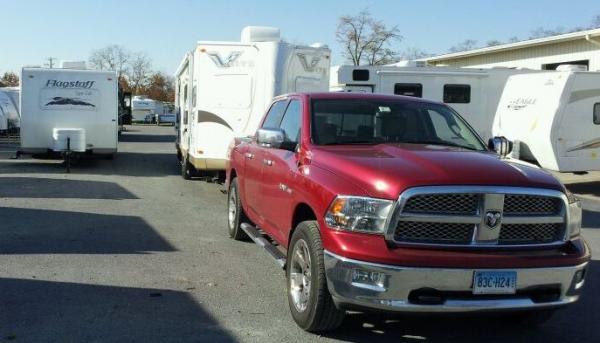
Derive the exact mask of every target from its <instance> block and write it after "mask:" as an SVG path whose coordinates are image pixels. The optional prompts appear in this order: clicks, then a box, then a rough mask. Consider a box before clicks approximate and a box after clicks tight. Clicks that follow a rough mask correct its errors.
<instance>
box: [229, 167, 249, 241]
mask: <svg viewBox="0 0 600 343" xmlns="http://www.w3.org/2000/svg"><path fill="white" fill-rule="evenodd" d="M248 221H249V220H248V217H246V214H245V213H244V209H243V208H242V200H241V199H240V192H239V191H238V182H237V178H233V180H231V184H230V185H229V192H227V226H228V228H229V237H231V238H233V239H235V240H236V241H245V240H248V235H246V233H245V232H244V230H242V228H241V224H242V223H244V222H248Z"/></svg>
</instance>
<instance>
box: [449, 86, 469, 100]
mask: <svg viewBox="0 0 600 343" xmlns="http://www.w3.org/2000/svg"><path fill="white" fill-rule="evenodd" d="M444 102H445V103H447V104H468V103H470V102H471V86H470V85H444Z"/></svg>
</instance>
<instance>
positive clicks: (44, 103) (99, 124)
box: [17, 68, 118, 166]
mask: <svg viewBox="0 0 600 343" xmlns="http://www.w3.org/2000/svg"><path fill="white" fill-rule="evenodd" d="M117 90H118V85H117V76H116V74H115V72H110V71H92V70H73V69H45V68H23V70H22V74H21V100H20V103H21V146H20V149H19V151H18V153H17V155H20V154H37V153H47V152H59V153H62V154H63V155H64V156H65V158H66V159H67V162H68V157H69V156H70V155H71V153H76V154H81V153H87V154H106V155H108V156H109V157H112V156H113V154H115V153H116V152H117V120H118V94H117V92H118V91H117ZM67 166H68V165H67Z"/></svg>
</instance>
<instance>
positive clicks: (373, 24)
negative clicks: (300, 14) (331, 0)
mask: <svg viewBox="0 0 600 343" xmlns="http://www.w3.org/2000/svg"><path fill="white" fill-rule="evenodd" d="M336 39H337V41H338V42H339V43H340V44H341V45H342V46H343V52H342V54H343V55H344V57H346V58H347V59H348V60H349V61H351V62H352V64H354V65H361V64H369V65H380V64H388V63H392V62H394V61H396V60H397V58H398V55H399V54H398V52H397V51H396V50H394V49H393V48H392V43H393V42H399V41H401V40H402V36H401V35H400V30H399V29H398V27H397V26H394V27H391V28H388V27H387V26H386V25H385V24H384V23H383V22H382V21H380V20H375V19H373V17H371V13H369V11H367V10H363V11H361V12H360V13H358V14H357V15H355V16H352V15H346V16H343V17H340V19H339V23H338V26H337V30H336Z"/></svg>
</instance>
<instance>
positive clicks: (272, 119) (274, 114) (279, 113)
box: [262, 100, 287, 128]
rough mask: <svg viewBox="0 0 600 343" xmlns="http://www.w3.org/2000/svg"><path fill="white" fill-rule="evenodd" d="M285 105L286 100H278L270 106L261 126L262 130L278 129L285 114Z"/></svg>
mask: <svg viewBox="0 0 600 343" xmlns="http://www.w3.org/2000/svg"><path fill="white" fill-rule="evenodd" d="M286 105H287V100H279V101H277V102H276V103H274V104H273V105H272V106H271V109H270V110H269V113H267V117H266V118H265V121H264V122H263V124H262V128H277V127H279V123H281V118H282V117H283V113H284V112H285V107H286Z"/></svg>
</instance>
